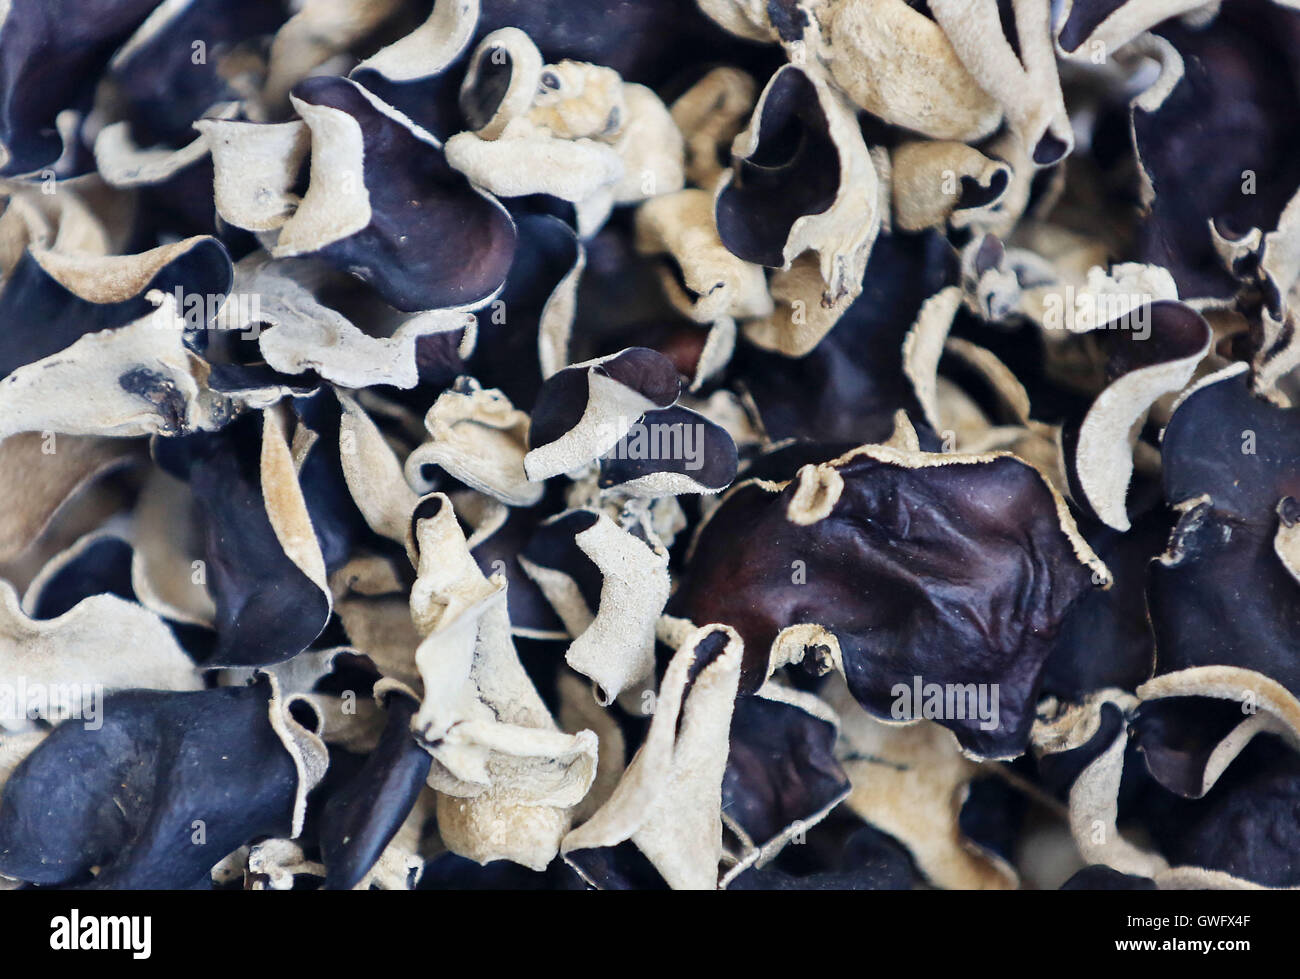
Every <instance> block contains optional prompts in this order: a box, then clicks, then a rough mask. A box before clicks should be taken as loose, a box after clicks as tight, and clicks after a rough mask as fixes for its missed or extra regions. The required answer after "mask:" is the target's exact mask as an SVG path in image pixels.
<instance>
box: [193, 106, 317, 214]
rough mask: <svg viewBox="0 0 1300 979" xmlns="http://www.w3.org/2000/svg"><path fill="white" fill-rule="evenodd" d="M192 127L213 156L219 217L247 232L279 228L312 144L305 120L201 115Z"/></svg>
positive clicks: (294, 202) (294, 201)
mask: <svg viewBox="0 0 1300 979" xmlns="http://www.w3.org/2000/svg"><path fill="white" fill-rule="evenodd" d="M194 128H195V129H197V130H198V131H199V132H200V133H201V134H202V135H203V136H204V137H206V139H207V145H208V149H209V151H210V152H211V154H212V173H213V180H212V193H213V200H214V202H215V205H216V209H217V214H219V215H220V216H221V219H222V220H223V221H226V222H228V223H230V224H233V225H234V226H235V227H236V228H244V229H246V230H248V231H274V230H275V229H277V228H281V227H283V226H284V224H285V222H286V221H288V220H289V219H290V218H291V217H292V216H293V212H294V211H295V210H297V208H298V204H299V203H300V200H301V199H300V198H299V197H298V195H297V194H296V193H295V192H294V188H295V186H296V184H297V183H298V175H299V173H300V171H301V170H302V165H303V163H304V162H305V161H306V159H307V153H308V151H309V150H310V148H311V130H310V129H308V128H307V124H306V123H304V122H302V121H301V120H297V119H295V120H293V121H292V122H282V123H274V124H271V123H257V122H245V121H242V120H233V119H200V120H199V121H198V122H196V123H194Z"/></svg>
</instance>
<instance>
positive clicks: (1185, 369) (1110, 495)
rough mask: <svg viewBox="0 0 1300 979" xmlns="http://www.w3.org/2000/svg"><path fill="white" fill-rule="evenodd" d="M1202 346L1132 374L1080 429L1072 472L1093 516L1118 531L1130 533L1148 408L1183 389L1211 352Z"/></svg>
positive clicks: (1208, 340)
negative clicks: (1137, 448)
mask: <svg viewBox="0 0 1300 979" xmlns="http://www.w3.org/2000/svg"><path fill="white" fill-rule="evenodd" d="M1213 339H1214V338H1213V336H1212V334H1211V331H1209V330H1206V337H1205V342H1204V343H1202V344H1201V345H1200V346H1199V347H1198V348H1196V349H1195V350H1193V351H1191V352H1189V353H1188V354H1187V355H1186V356H1183V357H1179V358H1176V359H1173V360H1167V361H1162V362H1160V363H1156V364H1152V365H1151V366H1149V367H1143V368H1140V369H1138V370H1134V371H1130V372H1129V373H1127V374H1124V375H1122V376H1120V377H1119V378H1117V379H1116V380H1115V381H1114V382H1113V383H1111V384H1110V385H1109V386H1108V387H1107V388H1106V389H1105V390H1104V391H1102V392H1101V394H1099V395H1098V396H1097V399H1096V400H1095V401H1094V402H1093V403H1092V407H1090V408H1089V409H1088V413H1087V415H1085V416H1084V419H1083V423H1082V425H1080V427H1079V440H1078V446H1077V448H1076V450H1075V468H1076V471H1077V473H1078V477H1079V486H1080V488H1081V489H1082V491H1083V494H1084V496H1086V497H1087V499H1088V503H1089V504H1090V505H1091V506H1092V508H1093V510H1094V511H1095V512H1096V514H1097V516H1098V517H1100V518H1101V519H1102V521H1103V522H1104V523H1106V524H1107V525H1108V526H1110V527H1114V528H1115V529H1116V530H1128V529H1129V519H1128V511H1127V509H1126V507H1125V498H1126V497H1127V495H1128V484H1129V480H1130V479H1131V478H1132V475H1133V447H1134V445H1135V443H1136V441H1137V435H1138V432H1139V430H1140V428H1141V426H1142V422H1143V420H1144V419H1145V418H1146V415H1147V412H1148V411H1149V410H1150V408H1151V406H1152V405H1153V404H1154V403H1155V402H1156V400H1157V399H1158V398H1160V397H1161V396H1162V395H1165V394H1170V393H1172V392H1176V391H1181V390H1182V389H1183V388H1184V387H1186V386H1187V384H1188V383H1190V382H1191V380H1192V377H1193V375H1194V374H1195V373H1196V368H1197V365H1198V364H1200V362H1201V360H1202V359H1203V358H1204V357H1205V355H1206V354H1207V353H1209V351H1210V345H1211V344H1212V343H1213Z"/></svg>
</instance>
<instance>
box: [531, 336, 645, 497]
mask: <svg viewBox="0 0 1300 979" xmlns="http://www.w3.org/2000/svg"><path fill="white" fill-rule="evenodd" d="M608 359H609V358H606V357H597V358H595V359H593V360H587V361H583V362H582V363H580V364H573V365H571V367H570V368H569V369H571V370H572V369H582V368H586V370H587V405H586V408H585V409H584V410H583V413H582V417H581V418H579V419H578V422H577V424H575V425H574V426H573V427H572V428H570V429H569V430H568V431H567V432H565V433H564V434H563V435H561V436H560V437H559V438H557V439H555V440H554V441H552V442H547V443H546V444H545V445H539V446H537V447H536V448H534V449H531V450H530V451H529V452H528V454H527V455H525V456H524V471H525V472H526V473H527V474H528V478H529V479H530V480H532V481H534V482H539V483H540V482H542V481H543V480H547V479H550V478H551V477H552V476H558V475H560V474H561V473H570V472H575V471H577V470H579V469H581V468H583V467H584V466H586V465H587V464H588V463H590V462H592V461H594V460H596V459H599V458H600V457H601V456H602V455H604V454H605V453H606V452H608V451H609V450H610V449H612V448H613V447H614V446H615V445H617V444H618V442H619V440H620V439H622V438H623V436H625V435H626V434H627V433H628V432H629V431H630V430H631V428H632V426H633V425H634V424H635V423H636V421H637V419H638V418H640V417H641V416H642V415H644V414H645V413H646V412H647V411H650V410H651V409H653V408H655V407H657V405H656V404H655V403H654V402H653V401H651V400H650V399H649V398H647V397H646V396H645V395H643V394H641V393H640V392H639V391H637V390H635V389H633V388H631V387H628V386H627V385H626V384H623V383H622V382H620V381H617V380H615V379H614V378H612V377H609V376H607V375H605V374H602V373H600V372H598V371H597V370H595V368H596V367H598V366H599V365H600V364H602V363H604V361H606V360H608Z"/></svg>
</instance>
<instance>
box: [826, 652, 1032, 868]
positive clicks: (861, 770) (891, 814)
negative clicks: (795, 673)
mask: <svg viewBox="0 0 1300 979" xmlns="http://www.w3.org/2000/svg"><path fill="white" fill-rule="evenodd" d="M826 699H827V702H828V703H829V704H830V706H831V709H832V710H834V711H835V712H836V714H837V715H838V716H839V718H840V725H841V727H840V741H839V744H838V745H837V747H836V755H837V756H838V757H839V759H840V764H841V765H842V766H843V767H844V771H845V773H846V774H847V775H848V776H849V781H850V782H851V783H852V786H853V787H852V789H851V790H850V792H849V795H848V797H847V798H846V799H845V800H844V804H845V805H846V806H848V807H849V809H851V810H852V811H853V812H854V813H856V814H857V815H858V816H860V817H861V818H862V819H864V820H866V821H867V822H868V823H870V824H871V825H872V826H875V827H877V828H878V829H880V830H883V831H884V832H886V833H889V834H890V835H891V836H894V837H895V838H897V839H898V840H899V841H900V842H901V843H903V845H905V846H906V847H907V848H908V850H909V851H910V852H911V854H912V858H913V859H914V860H915V861H916V865H917V869H918V870H920V871H921V873H922V874H924V875H925V877H926V878H927V879H928V880H929V881H931V882H932V883H933V884H935V885H936V886H937V887H943V888H953V889H958V890H1004V889H1012V888H1015V887H1016V886H1017V883H1018V881H1017V878H1016V874H1015V871H1014V870H1013V869H1012V868H1011V867H1009V866H1008V865H1007V864H1006V863H1005V862H1004V861H1002V860H1000V859H997V858H996V857H994V856H993V855H992V854H989V853H987V852H985V851H983V850H981V849H980V848H979V847H977V846H976V845H975V844H974V843H973V842H972V841H971V840H969V839H967V838H966V836H965V835H964V834H963V833H962V831H961V826H960V822H959V819H960V815H961V807H962V804H963V803H964V802H965V801H966V795H967V792H968V791H969V785H970V781H971V779H972V778H974V777H975V775H976V774H977V773H978V772H979V771H980V766H979V764H978V763H976V762H974V761H972V760H970V759H968V758H966V757H965V756H964V755H963V754H962V753H961V750H960V748H959V746H958V744H957V739H956V738H955V737H954V736H953V734H952V732H951V731H948V730H947V729H945V728H943V727H941V726H939V725H938V724H935V723H933V722H931V721H917V722H914V723H908V724H902V725H900V724H890V723H886V722H885V721H880V720H877V719H876V718H874V717H872V716H871V715H870V714H868V713H867V712H866V711H865V710H863V709H862V707H861V706H860V705H859V704H858V702H857V701H856V700H854V699H853V695H852V694H851V693H850V692H849V690H848V686H847V684H845V683H844V682H843V681H842V680H841V679H839V678H838V677H837V678H834V679H833V680H832V681H831V683H830V685H829V687H828V689H827V692H826Z"/></svg>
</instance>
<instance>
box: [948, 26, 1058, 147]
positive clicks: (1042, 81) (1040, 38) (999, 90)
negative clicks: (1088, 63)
mask: <svg viewBox="0 0 1300 979" xmlns="http://www.w3.org/2000/svg"><path fill="white" fill-rule="evenodd" d="M930 11H931V13H933V15H934V19H935V22H936V23H937V24H938V25H939V26H940V27H941V28H943V32H944V33H945V34H946V35H947V36H948V40H949V41H950V42H951V43H952V46H953V49H954V50H955V51H956V52H957V55H958V57H960V58H961V60H962V63H963V64H964V65H965V66H966V68H967V70H968V71H969V72H970V73H971V74H972V75H973V76H974V77H975V79H976V80H977V81H978V82H979V85H980V87H981V88H982V89H984V91H986V92H988V93H989V94H990V95H991V96H993V98H995V99H997V100H998V102H999V103H1001V105H1002V109H1003V111H1004V112H1005V114H1006V121H1007V126H1008V128H1009V129H1010V130H1011V132H1012V134H1013V135H1014V136H1015V137H1016V139H1017V141H1018V142H1019V144H1020V146H1021V147H1022V149H1023V151H1024V153H1025V155H1026V156H1027V157H1030V158H1031V159H1033V163H1034V164H1035V165H1040V166H1041V165H1046V164H1048V163H1055V162H1056V161H1057V160H1058V159H1060V157H1062V156H1065V155H1067V154H1068V153H1069V152H1070V150H1071V149H1072V148H1073V146H1074V133H1073V129H1072V128H1071V126H1070V119H1069V116H1068V115H1067V114H1066V111H1065V99H1064V96H1063V95H1062V94H1061V81H1060V77H1059V76H1058V74H1057V69H1056V49H1055V45H1054V43H1053V39H1052V4H1051V0H1011V13H1012V16H1013V17H1014V19H1015V28H1016V38H1017V41H1018V48H1019V51H1018V52H1017V50H1016V49H1015V48H1012V46H1011V43H1010V41H1008V40H1007V38H1006V35H1005V34H1004V33H1003V30H1002V20H1001V14H1000V12H999V10H998V0H933V2H932V3H931V4H930ZM1045 137H1050V138H1051V139H1052V140H1053V141H1055V143H1056V144H1058V145H1057V146H1056V147H1055V148H1054V149H1053V151H1052V152H1051V153H1050V154H1048V155H1049V157H1050V159H1046V158H1035V157H1036V155H1037V152H1038V149H1039V147H1040V146H1041V145H1042V144H1043V141H1044V139H1045Z"/></svg>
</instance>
